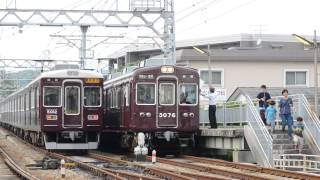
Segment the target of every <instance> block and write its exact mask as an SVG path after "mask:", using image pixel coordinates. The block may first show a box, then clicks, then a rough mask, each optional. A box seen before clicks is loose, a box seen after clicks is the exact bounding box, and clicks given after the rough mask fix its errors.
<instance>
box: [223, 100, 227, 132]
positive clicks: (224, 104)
mask: <svg viewBox="0 0 320 180" xmlns="http://www.w3.org/2000/svg"><path fill="white" fill-rule="evenodd" d="M223 127H226V103H223Z"/></svg>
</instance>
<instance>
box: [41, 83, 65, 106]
mask: <svg viewBox="0 0 320 180" xmlns="http://www.w3.org/2000/svg"><path fill="white" fill-rule="evenodd" d="M43 91H44V95H43V105H44V106H61V88H60V87H50V86H46V87H44V88H43Z"/></svg>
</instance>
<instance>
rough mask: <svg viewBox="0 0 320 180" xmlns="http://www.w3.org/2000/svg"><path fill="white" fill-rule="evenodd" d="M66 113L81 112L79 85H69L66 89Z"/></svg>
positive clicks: (76, 113)
mask: <svg viewBox="0 0 320 180" xmlns="http://www.w3.org/2000/svg"><path fill="white" fill-rule="evenodd" d="M65 108H66V114H68V115H78V114H80V88H79V87H78V86H67V87H66V89H65Z"/></svg>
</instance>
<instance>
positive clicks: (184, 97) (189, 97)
mask: <svg viewBox="0 0 320 180" xmlns="http://www.w3.org/2000/svg"><path fill="white" fill-rule="evenodd" d="M197 91H198V90H197V85H196V84H180V105H196V104H197V103H198V96H197V94H198V93H197Z"/></svg>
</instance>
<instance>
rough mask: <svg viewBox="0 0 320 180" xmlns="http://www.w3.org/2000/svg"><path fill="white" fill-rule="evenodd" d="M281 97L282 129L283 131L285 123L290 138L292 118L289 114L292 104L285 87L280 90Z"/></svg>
mask: <svg viewBox="0 0 320 180" xmlns="http://www.w3.org/2000/svg"><path fill="white" fill-rule="evenodd" d="M282 95H283V97H282V98H281V99H280V101H279V108H280V111H279V112H280V117H281V120H282V121H281V124H282V131H283V132H284V130H285V127H286V124H287V125H288V135H289V138H290V140H292V125H293V118H292V115H291V107H292V106H293V102H292V99H291V98H290V97H289V93H288V90H287V89H284V90H282Z"/></svg>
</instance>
